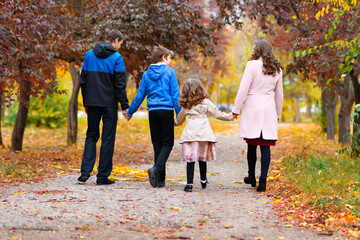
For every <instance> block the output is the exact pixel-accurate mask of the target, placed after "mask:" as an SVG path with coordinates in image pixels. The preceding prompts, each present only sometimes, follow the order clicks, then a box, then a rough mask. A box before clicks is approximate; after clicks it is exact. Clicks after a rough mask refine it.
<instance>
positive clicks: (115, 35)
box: [106, 29, 124, 43]
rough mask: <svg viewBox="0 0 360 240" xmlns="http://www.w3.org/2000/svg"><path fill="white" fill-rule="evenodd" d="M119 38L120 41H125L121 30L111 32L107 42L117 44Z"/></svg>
mask: <svg viewBox="0 0 360 240" xmlns="http://www.w3.org/2000/svg"><path fill="white" fill-rule="evenodd" d="M117 38H118V39H119V41H121V40H123V39H124V35H122V33H121V32H120V31H119V30H116V29H114V30H111V31H110V32H109V34H108V36H107V39H106V40H108V41H110V42H111V43H112V42H115V40H116V39H117Z"/></svg>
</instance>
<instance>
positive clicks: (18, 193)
mask: <svg viewBox="0 0 360 240" xmlns="http://www.w3.org/2000/svg"><path fill="white" fill-rule="evenodd" d="M24 193H25V192H16V193H13V194H12V195H21V194H24Z"/></svg>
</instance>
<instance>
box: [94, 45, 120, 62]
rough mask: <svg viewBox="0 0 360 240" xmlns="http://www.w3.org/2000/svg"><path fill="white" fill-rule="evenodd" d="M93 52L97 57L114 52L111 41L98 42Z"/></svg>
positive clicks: (108, 55)
mask: <svg viewBox="0 0 360 240" xmlns="http://www.w3.org/2000/svg"><path fill="white" fill-rule="evenodd" d="M93 51H94V54H95V56H96V57H98V58H107V57H110V56H111V55H113V54H114V53H116V50H115V48H114V47H113V45H111V43H108V42H99V43H98V44H96V46H95V47H94V49H93Z"/></svg>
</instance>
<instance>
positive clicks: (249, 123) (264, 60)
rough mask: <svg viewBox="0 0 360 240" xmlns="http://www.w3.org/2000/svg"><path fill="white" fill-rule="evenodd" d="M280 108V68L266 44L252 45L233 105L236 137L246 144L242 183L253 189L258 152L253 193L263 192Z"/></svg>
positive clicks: (268, 45)
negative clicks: (258, 172)
mask: <svg viewBox="0 0 360 240" xmlns="http://www.w3.org/2000/svg"><path fill="white" fill-rule="evenodd" d="M282 104H283V87H282V66H281V64H280V63H279V62H278V61H277V60H276V59H275V57H274V54H273V52H272V48H271V45H270V43H269V42H268V41H266V40H259V41H257V42H256V43H255V47H254V51H253V54H252V56H251V58H250V59H249V61H248V63H247V64H246V68H245V71H244V74H243V77H242V80H241V83H240V87H239V91H238V93H237V96H236V99H235V104H234V107H233V109H232V112H233V114H234V115H235V118H236V117H237V115H238V114H239V113H240V108H241V109H242V110H241V117H240V130H239V136H240V137H242V138H244V139H245V140H246V142H247V144H248V152H247V161H248V167H249V171H248V173H249V175H248V177H245V178H244V182H245V183H247V184H251V186H252V187H256V178H255V165H256V148H257V145H259V146H260V150H261V176H260V179H259V186H258V188H257V191H259V192H264V191H265V190H266V179H267V173H268V170H269V165H270V146H274V145H275V142H276V140H277V128H278V121H279V119H280V117H281V109H282Z"/></svg>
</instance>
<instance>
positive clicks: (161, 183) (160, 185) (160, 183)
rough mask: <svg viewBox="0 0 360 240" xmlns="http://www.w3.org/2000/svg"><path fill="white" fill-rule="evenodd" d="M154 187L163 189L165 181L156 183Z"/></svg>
mask: <svg viewBox="0 0 360 240" xmlns="http://www.w3.org/2000/svg"><path fill="white" fill-rule="evenodd" d="M156 187H165V181H161V182H160V181H158V183H157V185H156Z"/></svg>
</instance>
